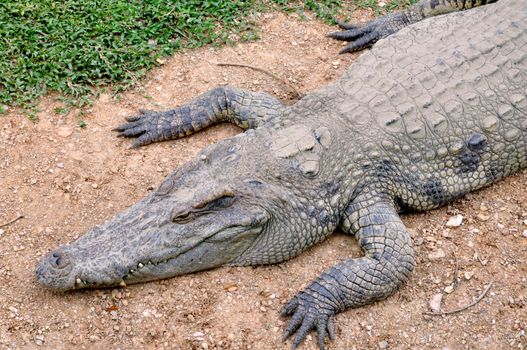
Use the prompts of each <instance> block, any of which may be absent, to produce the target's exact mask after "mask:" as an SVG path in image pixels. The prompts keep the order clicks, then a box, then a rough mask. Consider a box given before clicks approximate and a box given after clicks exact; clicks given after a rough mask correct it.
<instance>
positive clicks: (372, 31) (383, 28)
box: [328, 12, 408, 53]
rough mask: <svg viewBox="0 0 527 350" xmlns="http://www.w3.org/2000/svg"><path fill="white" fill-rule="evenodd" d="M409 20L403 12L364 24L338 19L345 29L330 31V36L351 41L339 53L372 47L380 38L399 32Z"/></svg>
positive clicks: (338, 22) (341, 26) (340, 25)
mask: <svg viewBox="0 0 527 350" xmlns="http://www.w3.org/2000/svg"><path fill="white" fill-rule="evenodd" d="M407 22H408V20H407V19H406V17H405V15H404V14H403V13H401V12H399V13H391V14H388V15H386V16H383V17H379V18H376V19H374V20H372V21H369V22H367V23H366V24H363V25H355V24H349V23H346V22H342V21H337V24H338V25H339V27H340V28H341V29H344V31H342V32H333V33H329V34H328V37H330V38H333V39H335V40H341V41H349V42H350V43H349V44H348V45H346V46H345V47H344V49H342V50H341V51H340V52H339V53H346V52H356V51H360V50H362V49H365V48H368V47H371V46H372V45H373V44H375V43H376V42H377V41H379V40H380V39H382V38H385V37H387V36H388V35H391V34H393V33H395V32H397V31H398V30H399V29H401V28H402V27H404V26H406V25H407Z"/></svg>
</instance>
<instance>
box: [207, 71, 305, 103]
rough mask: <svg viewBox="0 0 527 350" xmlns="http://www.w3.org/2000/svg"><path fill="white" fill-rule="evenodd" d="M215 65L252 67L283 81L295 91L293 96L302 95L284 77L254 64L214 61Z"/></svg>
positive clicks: (298, 96)
mask: <svg viewBox="0 0 527 350" xmlns="http://www.w3.org/2000/svg"><path fill="white" fill-rule="evenodd" d="M216 65H218V66H220V67H241V68H249V69H253V70H256V71H258V72H262V73H264V74H267V75H269V76H271V77H273V78H275V79H277V80H279V81H281V82H282V83H284V85H285V86H287V87H288V88H289V90H291V91H292V92H294V93H295V95H296V96H295V97H296V98H300V97H302V94H300V92H298V90H297V89H295V87H294V86H293V85H291V84H289V82H288V81H287V80H285V79H282V78H280V77H279V76H278V75H276V74H274V73H271V72H269V71H268V70H266V69H263V68H260V67H255V66H250V65H248V64H241V63H228V62H219V63H216Z"/></svg>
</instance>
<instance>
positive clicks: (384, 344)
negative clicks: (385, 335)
mask: <svg viewBox="0 0 527 350" xmlns="http://www.w3.org/2000/svg"><path fill="white" fill-rule="evenodd" d="M377 345H378V346H379V349H388V346H389V344H388V342H387V341H386V340H383V341H380V342H379V344H377Z"/></svg>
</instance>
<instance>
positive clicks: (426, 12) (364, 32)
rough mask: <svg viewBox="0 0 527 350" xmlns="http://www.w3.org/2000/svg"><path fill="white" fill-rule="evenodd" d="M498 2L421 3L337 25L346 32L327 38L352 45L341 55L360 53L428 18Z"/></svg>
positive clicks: (429, 0) (432, 0)
mask: <svg viewBox="0 0 527 350" xmlns="http://www.w3.org/2000/svg"><path fill="white" fill-rule="evenodd" d="M496 1H498V0H421V1H419V2H418V3H416V4H414V5H412V6H409V7H408V8H406V9H405V10H404V11H401V12H394V13H389V14H387V15H385V16H382V17H379V18H376V19H374V20H372V21H370V22H368V23H366V24H364V25H355V24H348V23H345V22H340V21H338V24H339V26H340V27H341V28H342V29H344V31H342V32H334V33H329V34H328V36H329V37H330V38H333V39H336V40H342V41H350V43H349V44H348V45H346V47H344V48H343V49H342V50H341V51H340V53H347V52H355V51H360V50H362V49H365V48H368V47H371V46H372V45H373V44H375V43H376V42H377V41H378V40H380V39H382V38H385V37H387V36H389V35H391V34H393V33H395V32H397V31H399V30H401V29H402V28H404V27H406V26H408V25H410V24H413V23H417V22H419V21H421V20H423V19H425V18H429V17H433V16H437V15H441V14H445V13H450V12H454V11H462V10H466V9H471V8H474V7H477V6H482V5H485V4H490V3H493V2H496Z"/></svg>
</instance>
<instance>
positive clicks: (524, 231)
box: [0, 230, 527, 238]
mask: <svg viewBox="0 0 527 350" xmlns="http://www.w3.org/2000/svg"><path fill="white" fill-rule="evenodd" d="M2 233H3V232H2V230H0V235H1V234H2ZM522 236H523V237H525V238H527V230H523V232H522Z"/></svg>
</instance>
